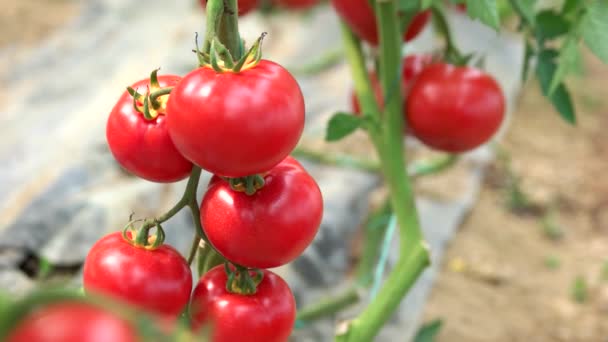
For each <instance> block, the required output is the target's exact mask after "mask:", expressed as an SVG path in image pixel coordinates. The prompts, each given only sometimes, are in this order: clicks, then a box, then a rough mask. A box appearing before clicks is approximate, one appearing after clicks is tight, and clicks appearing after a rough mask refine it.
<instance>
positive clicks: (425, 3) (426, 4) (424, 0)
mask: <svg viewBox="0 0 608 342" xmlns="http://www.w3.org/2000/svg"><path fill="white" fill-rule="evenodd" d="M434 3H435V0H421V3H420V7H421V9H423V10H425V9H429V8H431V6H433V4H434Z"/></svg>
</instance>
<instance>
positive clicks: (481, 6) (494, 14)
mask: <svg viewBox="0 0 608 342" xmlns="http://www.w3.org/2000/svg"><path fill="white" fill-rule="evenodd" d="M466 5H467V13H468V14H469V17H471V18H472V19H479V20H480V21H481V22H482V23H484V24H486V25H488V26H490V27H492V28H493V29H495V30H496V31H498V29H499V26H500V19H499V16H498V5H497V4H496V0H466Z"/></svg>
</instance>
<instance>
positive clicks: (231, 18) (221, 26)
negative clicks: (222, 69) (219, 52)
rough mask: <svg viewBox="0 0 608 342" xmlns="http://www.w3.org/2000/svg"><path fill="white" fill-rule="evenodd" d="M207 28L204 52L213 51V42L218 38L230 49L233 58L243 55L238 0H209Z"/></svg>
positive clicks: (236, 58)
mask: <svg viewBox="0 0 608 342" xmlns="http://www.w3.org/2000/svg"><path fill="white" fill-rule="evenodd" d="M206 11H207V29H206V33H205V42H204V44H203V52H205V53H210V52H211V42H212V41H213V40H214V39H215V38H218V39H219V41H220V42H221V43H222V44H223V45H224V46H225V47H226V48H227V49H228V51H230V54H231V55H232V59H233V60H238V59H240V58H241V56H242V55H243V51H242V44H241V37H240V35H239V24H238V7H237V0H208V1H207V7H206Z"/></svg>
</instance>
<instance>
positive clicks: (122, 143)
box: [106, 75, 192, 182]
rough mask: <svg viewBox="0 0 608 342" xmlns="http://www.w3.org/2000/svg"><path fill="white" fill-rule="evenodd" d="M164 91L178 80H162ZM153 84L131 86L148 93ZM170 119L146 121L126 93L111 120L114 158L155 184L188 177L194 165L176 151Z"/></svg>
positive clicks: (109, 129)
mask: <svg viewBox="0 0 608 342" xmlns="http://www.w3.org/2000/svg"><path fill="white" fill-rule="evenodd" d="M158 79H159V82H160V85H161V87H169V86H174V85H176V84H177V83H178V82H179V80H180V78H179V76H173V75H164V76H159V78H158ZM149 83H150V80H149V79H144V80H141V81H139V82H136V83H135V84H133V85H132V88H133V89H136V90H139V92H140V93H142V94H143V93H145V92H146V90H147V87H148V85H149ZM166 120H167V118H166V116H165V115H163V114H159V115H158V116H157V117H156V118H155V119H153V120H147V119H146V118H144V115H143V114H142V113H139V112H137V111H136V110H135V108H133V97H131V95H130V94H129V93H128V92H127V91H125V92H124V93H123V94H122V96H121V97H120V99H119V100H118V102H117V103H116V105H115V106H114V108H113V109H112V112H111V113H110V117H109V118H108V123H107V126H106V138H107V140H108V145H109V146H110V151H112V154H113V155H114V158H116V160H117V161H118V163H120V165H122V167H124V168H125V169H126V170H128V171H129V172H131V173H133V174H134V175H136V176H138V177H141V178H143V179H147V180H150V181H153V182H175V181H178V180H180V179H183V178H185V177H187V176H188V175H189V174H190V171H191V170H192V163H191V162H190V161H188V160H186V159H185V158H184V157H183V156H182V155H181V154H180V153H179V152H178V151H177V150H176V149H175V145H173V142H172V141H171V138H170V137H169V133H168V132H167V122H166Z"/></svg>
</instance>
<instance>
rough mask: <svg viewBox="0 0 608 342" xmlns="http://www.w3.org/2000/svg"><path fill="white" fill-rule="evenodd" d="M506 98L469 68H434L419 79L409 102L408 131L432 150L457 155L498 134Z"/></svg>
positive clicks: (487, 78)
mask: <svg viewBox="0 0 608 342" xmlns="http://www.w3.org/2000/svg"><path fill="white" fill-rule="evenodd" d="M504 112H505V98H504V95H503V93H502V90H501V89H500V86H499V85H498V83H496V81H495V80H494V79H493V78H492V77H491V76H489V75H487V74H485V73H484V72H482V71H480V70H477V69H473V68H470V67H456V66H453V65H448V64H433V65H431V66H429V67H427V68H426V69H425V70H424V71H423V72H422V73H421V74H420V76H418V80H417V81H416V83H415V84H414V86H413V87H412V90H411V92H410V94H409V98H408V101H407V118H406V119H407V123H408V129H410V130H411V131H412V133H413V134H414V135H415V136H416V137H417V138H418V139H420V140H421V141H422V142H424V143H425V144H427V145H428V146H430V147H433V148H435V149H438V150H442V151H446V152H452V153H458V152H465V151H468V150H471V149H474V148H476V147H478V146H479V145H481V144H483V143H485V142H486V141H488V140H489V139H490V138H491V137H492V135H494V133H495V132H496V131H497V130H498V128H499V126H500V123H501V122H502V119H503V116H504Z"/></svg>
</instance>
